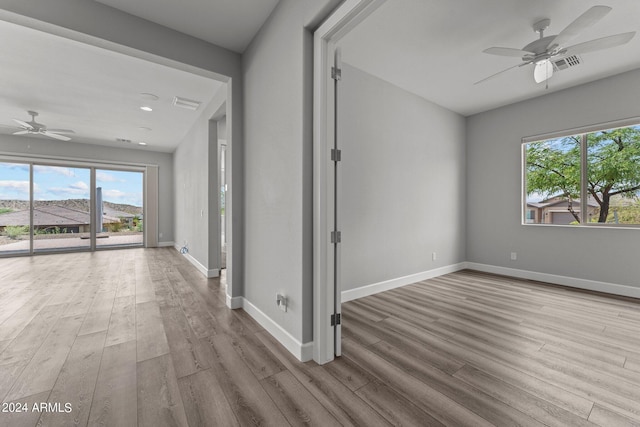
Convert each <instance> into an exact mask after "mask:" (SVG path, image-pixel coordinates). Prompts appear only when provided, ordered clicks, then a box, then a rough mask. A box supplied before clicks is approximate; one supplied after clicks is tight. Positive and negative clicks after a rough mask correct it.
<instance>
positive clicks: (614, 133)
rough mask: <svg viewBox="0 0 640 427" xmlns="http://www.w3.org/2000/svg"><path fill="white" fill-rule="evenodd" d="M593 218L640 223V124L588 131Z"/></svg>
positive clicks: (588, 161) (588, 164) (611, 222)
mask: <svg viewBox="0 0 640 427" xmlns="http://www.w3.org/2000/svg"><path fill="white" fill-rule="evenodd" d="M587 171H588V172H587V176H588V184H587V192H588V193H589V214H590V221H591V222H596V223H608V224H640V200H639V199H638V196H639V195H640V193H639V189H640V126H630V127H626V128H619V129H609V130H605V131H601V132H594V133H590V134H588V135H587Z"/></svg>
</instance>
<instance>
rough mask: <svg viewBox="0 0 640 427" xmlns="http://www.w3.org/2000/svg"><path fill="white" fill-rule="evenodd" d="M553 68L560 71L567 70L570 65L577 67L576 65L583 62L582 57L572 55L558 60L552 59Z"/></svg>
mask: <svg viewBox="0 0 640 427" xmlns="http://www.w3.org/2000/svg"><path fill="white" fill-rule="evenodd" d="M552 63H553V70H554V71H560V70H566V69H567V68H570V67H575V66H576V65H579V64H582V59H580V57H579V56H578V55H571V56H567V57H564V58H560V59H558V60H556V61H552Z"/></svg>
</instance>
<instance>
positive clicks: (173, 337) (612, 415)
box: [0, 248, 640, 427]
mask: <svg viewBox="0 0 640 427" xmlns="http://www.w3.org/2000/svg"><path fill="white" fill-rule="evenodd" d="M225 277H226V275H225V272H224V271H223V272H222V276H221V277H220V278H215V279H208V278H206V277H204V276H202V274H201V273H200V272H198V271H197V270H196V269H195V268H194V267H193V266H192V265H191V264H190V263H189V262H188V261H187V260H186V258H184V257H183V256H181V255H180V254H179V253H178V252H177V251H175V250H174V249H172V248H159V249H141V248H137V249H128V250H110V251H100V252H96V253H79V254H73V255H71V254H56V255H46V256H36V257H31V258H29V257H23V258H16V259H3V258H0V401H8V399H13V400H14V401H16V398H17V401H24V402H30V403H38V404H47V403H49V404H56V403H58V404H60V403H62V404H64V403H67V402H69V403H71V404H72V405H73V406H72V408H73V410H72V412H71V413H69V414H66V413H56V412H54V413H41V412H33V411H31V412H30V413H23V414H9V415H7V414H2V413H0V426H3V425H10V426H11V427H14V426H19V427H22V426H26V427H32V426H36V425H65V426H67V425H73V426H76V425H77V426H85V425H90V426H94V425H108V426H111V425H113V426H138V425H140V426H142V425H184V426H186V425H188V426H191V427H195V426H209V425H225V426H227V425H277V426H283V425H285V426H286V425H309V424H311V425H344V426H362V425H366V426H378V425H380V426H383V425H416V426H423V425H435V426H439V425H448V426H464V425H473V426H482V425H496V426H502V425H516V424H517V425H532V426H539V425H546V426H589V425H600V426H601V427H612V426H616V427H617V426H626V425H640V405H639V404H638V402H640V335H639V334H640V301H638V300H637V299H632V298H624V297H614V296H607V295H603V294H599V293H596V292H589V291H580V290H576V289H571V288H563V287H560V286H554V285H549V284H545V283H541V282H536V281H529V280H520V279H516V278H512V277H506V276H496V275H492V274H487V273H479V272H476V271H470V270H465V271H460V272H457V273H452V274H447V275H445V276H440V277H436V278H433V279H429V280H425V281H422V282H418V283H415V284H412V285H409V286H406V287H403V288H398V289H394V290H390V291H387V292H384V293H381V294H377V295H373V296H370V297H365V298H361V299H358V300H355V301H350V302H347V303H344V304H343V306H342V313H343V317H342V319H343V320H342V322H343V336H344V341H343V352H344V355H343V356H342V357H341V358H338V359H336V360H335V361H333V362H331V363H328V364H326V365H322V366H319V365H317V364H315V363H314V362H306V363H301V362H299V361H298V360H297V359H296V358H295V357H294V356H293V355H292V354H291V353H289V352H288V351H287V350H286V349H285V348H284V347H283V346H282V345H281V344H280V343H278V342H277V341H276V340H275V338H273V337H272V336H271V335H270V334H269V333H268V332H267V331H265V330H264V328H263V327H262V326H261V325H260V324H258V323H257V322H256V321H255V320H254V319H253V318H251V316H249V315H248V314H247V312H245V311H243V310H229V309H228V308H227V307H226V289H225Z"/></svg>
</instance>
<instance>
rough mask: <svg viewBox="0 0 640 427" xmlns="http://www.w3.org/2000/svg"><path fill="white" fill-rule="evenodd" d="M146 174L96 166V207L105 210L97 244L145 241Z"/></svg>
mask: <svg viewBox="0 0 640 427" xmlns="http://www.w3.org/2000/svg"><path fill="white" fill-rule="evenodd" d="M143 178H144V175H143V173H142V172H129V171H116V170H105V169H97V170H96V187H97V188H96V193H97V197H96V208H97V209H98V210H99V211H101V213H102V215H100V214H98V215H97V217H98V218H101V219H102V221H101V222H102V223H98V224H97V226H96V230H97V231H98V234H97V235H96V247H99V248H100V247H111V246H140V245H142V244H143V243H144V237H143V236H144V234H143V232H144V229H143V227H144V217H143V204H142V200H143V191H142V187H143Z"/></svg>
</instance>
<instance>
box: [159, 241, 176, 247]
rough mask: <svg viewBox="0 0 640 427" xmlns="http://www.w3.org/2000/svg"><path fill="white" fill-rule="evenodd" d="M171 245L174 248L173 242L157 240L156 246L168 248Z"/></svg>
mask: <svg viewBox="0 0 640 427" xmlns="http://www.w3.org/2000/svg"><path fill="white" fill-rule="evenodd" d="M172 246H173V247H174V248H175V243H174V242H158V247H159V248H170V247H172Z"/></svg>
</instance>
